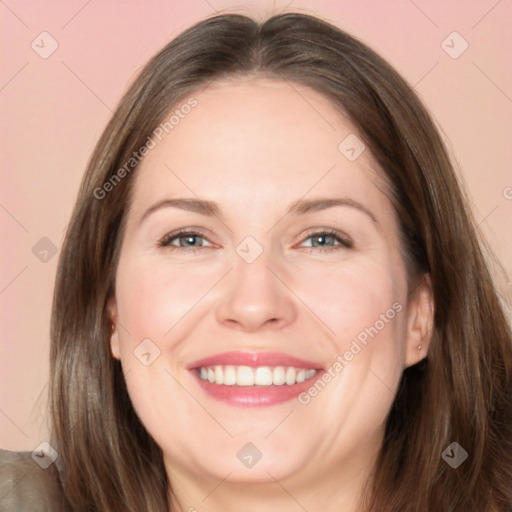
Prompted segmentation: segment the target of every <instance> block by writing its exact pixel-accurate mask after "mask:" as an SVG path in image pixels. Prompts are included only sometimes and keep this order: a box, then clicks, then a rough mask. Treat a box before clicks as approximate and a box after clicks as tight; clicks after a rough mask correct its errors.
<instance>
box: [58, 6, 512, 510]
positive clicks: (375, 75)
mask: <svg viewBox="0 0 512 512" xmlns="http://www.w3.org/2000/svg"><path fill="white" fill-rule="evenodd" d="M239 76H255V77H258V76H260V77H270V78H275V79H279V80H283V81H287V82H288V83H290V84H293V83H300V84H303V85H307V86H309V87H311V88H313V89H314V90H316V91H318V92H320V93H322V94H323V95H325V96H326V97H327V98H328V99H330V100H331V102H332V104H333V106H334V107H335V108H337V109H339V111H340V113H344V114H345V115H348V116H349V118H350V119H351V121H352V122H353V123H354V125H355V126H356V127H357V129H358V131H359V132H360V134H361V136H362V138H363V140H364V143H365V144H366V145H367V147H368V149H369V150H370V151H371V153H372V154H373V156H374V157H375V158H376V160H377V161H378V163H379V164H380V166H381V168H382V170H383V172H384V173H385V175H386V176H387V177H388V179H389V181H390V183H391V184H392V188H393V194H392V198H391V199H392V202H393V206H394V207H395V208H396V210H397V213H398V218H399V219H400V222H401V232H402V239H403V250H404V252H405V253H406V255H407V257H408V271H409V277H410V283H412V282H413V281H414V279H415V277H417V276H419V275H421V274H422V273H425V272H428V273H429V274H430V276H431V279H432V285H433V294H434V301H435V319H434V329H433V339H432V343H431V346H430V349H429V352H428V357H427V358H426V359H424V360H423V361H422V362H420V363H418V364H417V365H415V366H413V367H411V368H409V369H407V370H405V371H404V374H403V378H402V381H401V385H400V388H399V391H398V394H397V396H396V399H395V402H394V404H393V407H392V410H391V412H390V414H389V417H388V420H387V429H386V434H385V439H384V443H383V447H382V450H381V453H380V455H379V458H378V460H376V462H375V468H374V472H373V475H372V478H371V481H369V482H368V486H367V490H366V491H367V492H366V493H365V497H366V505H365V507H366V508H367V509H368V510H371V511H375V512H377V511H378V512H397V511H401V512H420V511H422V512H423V511H430V512H432V511H443V512H444V511H451V512H468V511H479V512H487V511H491V510H492V511H494V510H505V508H506V507H507V506H509V505H510V504H511V503H512V489H511V484H510V479H511V478H512V409H511V403H512V334H511V330H510V326H509V324H508V323H507V319H506V317H505V313H504V310H503V308H502V306H501V304H500V301H499V298H498V296H497V293H496V290H495V287H494V284H493V281H492V277H491V275H490V272H489V270H488V267H487V264H486V262H485V259H484V256H483V253H482V249H481V246H480V244H479V241H478V237H477V231H476V228H475V223H474V221H473V219H472V217H471V215H470V213H469V211H468V208H467V206H466V202H465V199H464V195H463V192H462V191H461V187H460V185H459V184H458V181H457V179H456V175H455V173H454V170H453V167H452V164H451V163H450V159H449V157H448V154H447V151H446V149H445V146H444V145H443V142H442V140H441V138H440V136H439V134H438V132H437V130H436V128H435V126H434V123H433V122H432V120H431V118H430V116H429V114H428V113H427V111H426V110H425V108H424V107H423V106H422V104H421V102H420V101H419V99H418V98H417V96H416V94H415V92H414V91H413V90H412V89H411V87H410V86H409V85H408V84H407V83H406V82H405V81H404V80H403V79H402V78H401V77H400V76H399V75H398V74H397V73H396V72H395V71H394V70H393V68H391V67H390V66H389V65H388V64H387V63H386V62H385V61H384V60H383V59H382V58H380V57H379V56H378V55H377V54H376V53H374V52H373V51H372V50H371V49H369V48H368V47H367V46H366V45H364V44H363V43H361V42H359V41H358V40H356V39H355V38H353V37H351V36H350V35H348V34H346V33H345V32H343V31H341V30H340V29H338V28H336V27H334V26H332V25H330V24H328V23H326V22H324V21H322V20H320V19H317V18H315V17H313V16H309V15H303V14H294V13H289V14H283V15H278V16H274V17H272V18H270V19H268V20H266V21H264V22H261V23H258V22H256V21H254V20H252V19H250V18H248V17H245V16H241V15H234V14H230V15H218V16H215V17H212V18H209V19H206V20H204V21H202V22H200V23H198V24H196V25H194V26H193V27H192V28H190V29H188V30H186V31H185V32H183V33H182V34H181V35H180V36H179V37H177V38H176V39H174V40H173V41H172V42H171V43H169V44H168V45H167V46H166V47H165V48H164V49H163V50H161V51H160V52H159V53H158V54H157V55H156V56H155V57H153V58H152V59H151V60H150V62H149V63H148V64H147V65H146V66H145V68H144V69H143V70H142V72H141V73H140V75H139V76H138V78H137V79H136V80H135V82H134V83H133V85H132V86H131V87H130V88H129V90H128V92H127V93H126V94H125V96H124V97H123V98H122V100H121V102H120V104H119V106H118V108H117V110H116V112H115V115H114V116H113V118H112V119H111V121H110V122H109V124H108V126H107V128H106V130H105V132H104V133H103V135H102V137H101V138H100V140H99V142H98V144H97V147H96V149H95V151H94V153H93V155H92V157H91V160H90V162H89V166H88V169H87V172H86V174H85V176H84V179H83V182H82V185H81V189H80V192H79V197H78V200H77V203H76V206H75V209H74V212H73V215H72V219H71V222H70V224H69V228H68V231H67V235H66V238H65V241H64V245H63V249H62V253H61V257H60V263H59V269H58V275H57V280H56V288H55V295H54V305H53V316H52V329H51V340H52V344H51V356H50V358H51V369H50V371H51V378H50V395H49V404H50V414H51V429H52V430H51V431H52V439H51V443H52V445H54V446H55V447H56V449H57V450H58V451H59V453H60V459H59V460H60V467H59V477H60V481H61V483H62V487H63V490H64V494H65V496H66V499H67V500H68V501H69V504H70V505H71V508H72V510H76V511H78V510H80V511H81V510H88V511H102V512H107V511H108V512H113V511H123V512H125V511H127V510H130V511H154V512H156V511H167V510H168V506H169V505H168V501H167V491H168V480H167V476H166V473H165V469H164V465H163V458H162V452H161V449H160V448H159V447H158V446H157V445H156V443H155V442H154V440H153V439H152V438H151V437H150V436H149V434H148V433H147V431H146V430H145V428H144V426H143V425H142V423H141V422H140V420H139V419H138V417H137V415H136V414H135V411H134V409H133V407H132V405H131V402H130V398H129V396H128V393H127V389H126V386H125V382H124V378H123V374H122V370H121V366H120V363H119V361H117V360H115V359H114V358H112V357H111V354H110V345H109V340H110V333H111V322H110V319H109V315H108V312H107V308H106V305H107V301H108V299H109V297H111V296H112V294H113V293H114V287H115V274H116V264H117V261H118V257H119V248H120V245H121V240H122V236H123V229H124V221H125V218H126V213H127V208H128V205H129V199H130V190H131V187H132V183H133V176H134V174H135V173H136V172H137V171H136V165H134V166H133V168H127V167H126V162H128V161H129V159H130V157H131V156H132V155H133V153H134V152H137V151H138V150H139V149H140V148H141V147H142V146H144V145H145V144H146V143H147V140H148V137H149V136H151V134H152V132H153V131H154V130H155V129H156V128H157V127H158V126H159V124H160V123H161V122H162V121H163V120H164V119H166V117H168V116H169V111H170V109H171V108H173V107H174V106H176V105H177V104H178V103H179V102H181V101H185V100H186V99H187V98H190V97H191V96H192V95H193V93H194V91H196V92H197V90H198V89H201V88H202V87H205V86H207V85H208V84H209V83H211V82H213V81H217V80H222V79H226V78H228V79H236V78H237V77H239ZM184 99H185V100H184ZM123 166H125V172H124V173H121V174H122V179H119V176H120V173H119V169H121V168H122V167H123ZM116 176H117V178H116ZM107 182H108V183H110V185H111V186H110V187H105V184H106V183H107ZM107 188H108V191H107V192H105V191H106V189H107ZM452 442H457V443H458V444H459V445H460V446H462V447H463V448H464V450H465V451H466V452H467V453H468V459H467V460H466V461H465V462H464V463H463V464H462V465H460V466H459V467H458V468H457V469H453V468H452V467H450V465H448V464H447V463H446V462H445V460H443V458H442V453H443V450H445V449H446V448H447V447H448V446H449V445H450V444H451V443H452Z"/></svg>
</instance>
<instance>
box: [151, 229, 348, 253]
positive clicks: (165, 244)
mask: <svg viewBox="0 0 512 512" xmlns="http://www.w3.org/2000/svg"><path fill="white" fill-rule="evenodd" d="M186 236H196V237H200V238H204V239H205V240H207V238H206V237H205V236H203V235H201V233H198V232H196V231H187V230H185V229H184V230H181V231H177V232H175V233H169V234H167V235H165V236H164V237H163V238H161V239H160V240H159V241H158V242H157V243H156V247H158V248H166V249H171V250H173V251H174V250H178V251H179V250H181V251H185V252H192V253H195V252H197V250H198V249H208V248H209V247H197V248H196V247H179V246H176V245H171V242H172V241H174V240H175V239H177V238H184V237H186ZM315 236H316V237H319V236H324V237H325V236H332V237H334V238H335V241H337V242H339V245H335V246H328V247H311V251H310V254H311V253H312V252H313V250H314V249H316V250H317V251H319V252H331V251H336V250H339V249H352V248H353V247H354V244H353V242H352V240H350V238H348V237H347V236H346V235H344V234H343V233H341V232H340V231H337V230H335V229H322V230H320V231H313V232H310V233H309V234H308V235H307V236H306V238H305V239H304V240H307V239H309V238H314V237H315Z"/></svg>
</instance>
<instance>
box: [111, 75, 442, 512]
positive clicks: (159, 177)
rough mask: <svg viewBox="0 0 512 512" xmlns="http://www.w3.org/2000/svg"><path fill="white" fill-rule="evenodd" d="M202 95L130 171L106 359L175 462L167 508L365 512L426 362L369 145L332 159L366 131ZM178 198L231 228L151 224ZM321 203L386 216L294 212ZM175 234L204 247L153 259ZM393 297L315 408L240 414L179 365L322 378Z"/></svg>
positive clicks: (275, 89)
mask: <svg viewBox="0 0 512 512" xmlns="http://www.w3.org/2000/svg"><path fill="white" fill-rule="evenodd" d="M194 97H195V98H196V99H197V101H198V106H197V107H196V108H195V109H194V110H193V111H192V112H191V113H190V114H189V115H188V116H186V117H185V118H184V119H183V120H181V121H180V123H179V124H178V125H177V126H176V127H175V128H174V129H173V130H172V131H171V132H170V133H169V135H168V136H167V137H165V138H164V139H163V140H162V141H161V142H159V143H158V145H157V146H156V147H155V148H154V149H153V150H152V151H151V152H150V153H149V154H148V155H147V156H146V157H145V158H144V159H143V161H142V163H141V165H140V166H139V168H138V169H137V171H136V172H137V175H136V181H135V183H134V189H133V197H132V202H131V205H130V209H129V212H128V218H127V224H126V230H125V234H124V239H123V244H122V248H121V254H120V260H119V265H118V269H117V276H116V294H115V297H113V298H112V300H111V301H110V312H111V317H112V320H113V324H114V330H113V334H112V340H111V349H112V354H113V357H116V358H118V359H120V360H121V362H122V366H123V371H124V374H125V378H126V382H127V385H128V390H129V393H130V397H131V399H132V401H133V405H134V407H135V409H136V411H137V414H138V415H139V417H140V419H141V420H142V422H143V423H144V425H145V427H146V428H147V430H148V432H149V433H150V434H151V435H152V436H153V438H154V439H155V440H156V442H157V443H158V444H159V445H160V446H161V448H162V450H163V452H164V462H165V466H166V469H167V472H168V476H169V479H170V482H171V487H172V489H173V492H172V493H170V496H171V502H172V505H173V507H174V509H173V510H193V509H192V508H191V507H195V509H197V510H200V511H201V512H203V511H220V510H238V509H243V510H245V511H246V512H251V511H261V510H285V511H303V510H304V509H306V510H310V511H312V510H323V511H331V510H345V511H348V512H350V511H355V510H358V508H357V505H356V504H357V500H358V498H359V496H360V495H361V489H362V486H363V484H364V482H365V480H366V479H367V477H368V474H369V471H370V469H371V467H372V464H373V463H374V462H375V457H376V454H377V453H378V451H379V448H380V446H381V443H382V438H383V432H384V424H385V419H386V416H387V414H388V412H389V410H390V407H391V405H392V402H393V399H394V396H395V394H396V391H397V386H398V383H399V380H400V376H401V374H402V372H403V369H404V368H405V367H406V366H409V365H412V364H414V363H416V362H418V361H419V360H420V359H422V358H423V357H425V356H426V354H427V350H428V344H429V341H430V335H431V325H432V318H433V302H432V293H431V284H430V280H429V278H428V276H425V278H424V279H423V280H421V281H420V284H419V286H418V287H417V288H415V290H409V288H408V282H407V274H406V270H405V266H404V262H403V260H402V258H401V256H400V246H399V228H398V221H397V218H396V215H395V212H394V209H393V208H392V205H391V203H390V201H389V199H388V197H387V195H386V193H385V192H386V182H385V180H384V179H383V177H382V176H383V173H382V171H381V170H380V169H379V167H378V165H377V163H376V162H375V161H374V159H373V158H372V155H371V154H370V152H369V150H368V149H366V150H365V151H364V152H363V153H362V154H361V155H360V156H359V157H358V158H357V159H356V160H355V161H353V162H351V161H349V160H348V159H347V158H346V157H345V156H344V155H343V154H342V153H341V152H340V151H339V150H338V145H339V144H340V142H341V141H343V140H344V139H345V138H346V137H347V136H348V135H349V134H356V135H357V132H356V130H355V129H354V127H353V126H352V125H351V123H350V122H349V121H348V120H347V119H345V118H343V117H342V116H341V115H340V114H339V113H338V112H337V111H336V110H335V109H334V107H333V106H332V105H331V104H330V102H329V101H328V100H327V99H326V98H324V97H323V96H322V95H320V94H319V93H317V92H315V91H313V90H311V89H309V88H307V87H305V86H300V85H297V84H294V85H293V87H291V86H290V84H287V83H285V82H280V81H273V80H269V79H261V78H247V79H244V80H240V79H239V80H237V81H231V82H223V83H217V84H215V85H211V86H209V87H208V88H207V89H204V90H202V91H200V92H198V93H197V94H195V95H194ZM177 197H191V198H196V199H197V198H201V199H208V200H212V201H215V202H217V203H218V205H219V208H220V209H221V212H222V217H218V216H212V217H209V216H204V215H200V214H199V213H195V212H190V211H183V210H179V209H176V208H160V209H158V210H156V211H154V212H153V213H151V214H149V215H147V217H146V218H145V219H144V220H143V221H142V222H141V217H142V216H143V215H144V213H145V212H146V211H147V210H148V209H149V208H150V207H152V206H153V205H154V204H156V203H158V202H159V201H161V200H164V199H169V198H177ZM316 197H329V198H333V197H344V198H350V199H351V200H353V201H357V202H359V203H361V204H362V205H363V206H364V207H365V208H367V209H368V210H369V211H370V212H372V214H373V215H374V216H375V219H376V221H374V220H372V219H371V218H370V216H369V215H367V214H366V213H364V212H363V211H361V210H359V209H357V208H355V207H351V206H337V207H334V208H329V209H325V210H321V211H315V212H311V213H307V214H304V215H295V216H294V215H285V212H286V210H287V208H288V205H290V204H291V203H293V202H294V201H296V200H298V199H301V198H304V199H311V198H316ZM180 228H194V229H193V230H194V231H198V230H199V232H200V235H201V237H204V238H201V237H198V238H196V241H195V242H192V245H194V244H195V249H196V251H195V252H192V251H191V250H190V249H188V250H187V249H184V248H183V247H182V248H181V250H179V245H180V240H181V245H186V240H184V239H183V238H181V239H174V242H173V244H174V246H175V248H176V249H178V250H172V249H170V248H169V247H157V242H158V241H159V240H160V239H161V238H162V237H164V236H165V235H166V234H168V233H172V232H173V231H176V230H178V229H180ZM325 228H331V229H336V230H339V231H340V232H342V233H343V234H344V235H345V236H348V237H350V238H351V240H352V241H353V244H354V245H353V247H352V248H347V247H345V246H343V245H340V244H339V242H337V241H335V239H332V238H330V237H328V238H327V239H324V245H326V246H327V248H329V246H334V249H332V248H331V250H330V251H327V250H325V251H322V250H321V249H320V248H319V247H318V245H320V246H321V241H320V244H318V243H317V244H316V245H317V246H314V243H315V241H316V240H317V238H316V237H313V238H315V240H313V239H312V238H308V237H310V236H311V234H313V233H314V232H317V233H318V232H321V231H322V229H325ZM247 236H251V237H253V238H254V239H255V240H256V241H257V243H258V244H259V245H260V246H261V248H262V250H263V252H262V254H261V255H260V256H259V257H258V258H257V259H256V260H255V261H254V262H252V263H250V264H249V263H247V262H246V261H245V260H244V259H243V258H242V257H240V256H239V255H238V254H237V252H236V248H237V246H238V245H239V244H240V243H241V242H242V241H243V240H244V239H245V238H246V237H247ZM189 245H190V243H189ZM251 250H252V249H251ZM394 303H398V304H399V305H401V306H402V309H401V311H400V312H399V313H398V314H397V315H396V316H395V317H394V318H393V319H392V320H391V321H388V322H387V323H386V324H385V326H384V328H382V329H380V330H379V332H378V334H377V335H376V336H375V337H373V338H370V339H369V341H368V343H367V345H366V346H364V347H363V349H362V350H361V351H360V352H359V353H357V355H355V356H354V357H353V359H352V360H351V361H350V362H349V363H348V364H347V365H346V366H345V367H344V368H343V370H342V371H341V372H340V373H339V374H337V376H336V377H335V378H333V379H332V381H331V382H330V383H328V385H326V386H325V388H324V389H323V390H322V391H321V392H319V393H318V394H317V396H316V397H314V398H311V400H310V402H309V403H308V404H305V405H303V404H300V403H299V402H298V401H297V400H295V399H294V400H291V401H287V402H284V403H281V404H277V405H272V406H268V407H257V408H256V407H249V408H239V407H233V406H230V405H228V404H224V403H222V402H219V401H217V400H215V399H213V398H211V397H209V396H208V395H206V394H205V393H204V392H203V390H202V389H201V388H200V387H199V385H198V383H197V382H196V380H195V378H194V377H193V376H192V375H191V374H190V372H189V371H188V370H187V369H186V366H187V365H188V364H190V363H191V362H193V361H195V360H197V359H200V358H203V357H207V356H211V355H214V354H218V353H221V352H226V351H232V350H243V351H255V352H266V351H271V352H283V353H286V354H290V355H293V356H295V357H298V358H302V359H306V360H311V361H315V362H318V363H320V364H321V365H322V366H323V367H324V368H328V367H331V366H332V364H333V363H334V362H335V361H336V359H337V357H338V356H339V355H341V354H343V353H344V352H346V350H347V349H349V348H350V344H351V342H352V341H353V340H354V339H355V338H356V336H357V335H358V334H359V333H361V332H362V331H364V329H365V328H368V327H370V326H374V325H375V323H376V321H377V320H378V319H379V318H380V315H382V314H384V313H385V312H386V311H387V310H389V309H390V308H391V307H392V305H393V304H394ZM144 339H150V340H151V341H152V343H154V345H155V347H158V350H159V351H160V352H159V357H157V358H156V359H155V360H154V362H152V364H150V365H149V366H145V365H144V364H141V362H140V361H139V360H138V359H137V358H136V357H134V354H133V352H134V350H135V349H136V347H137V346H138V345H139V344H140V343H141V341H142V340H144ZM420 345H421V349H418V346H420ZM155 350H156V348H152V349H150V352H151V354H155V353H156V352H155ZM312 382H314V380H313V381H312ZM248 442H251V443H253V444H254V445H255V446H256V447H257V448H258V449H259V450H260V452H261V453H262V458H261V460H259V461H258V463H257V464H256V465H254V466H253V467H252V468H247V467H245V466H244V465H243V464H242V463H241V462H240V460H239V459H238V458H237V452H238V451H239V450H240V448H241V447H242V446H244V445H245V444H246V443H248Z"/></svg>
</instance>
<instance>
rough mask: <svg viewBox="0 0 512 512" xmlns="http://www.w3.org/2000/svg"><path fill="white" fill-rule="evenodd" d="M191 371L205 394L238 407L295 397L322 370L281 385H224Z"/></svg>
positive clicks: (276, 401) (321, 371)
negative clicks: (202, 377)
mask: <svg viewBox="0 0 512 512" xmlns="http://www.w3.org/2000/svg"><path fill="white" fill-rule="evenodd" d="M192 373H193V374H194V376H195V378H196V379H197V381H198V382H199V385H200V386H201V387H202V388H203V390H204V391H205V392H206V394H207V395H209V396H211V397H212V398H215V399H216V400H219V401H221V402H224V403H227V404H229V405H234V406H238V407H258V406H265V405H275V404H279V403H282V402H287V401H288V400H293V399H294V398H297V396H298V395H299V394H300V393H302V392H304V391H306V390H307V389H309V388H310V387H311V386H312V385H313V384H314V383H315V382H316V381H317V380H318V379H319V378H320V377H321V376H322V374H323V373H324V371H323V370H317V372H316V374H315V375H314V376H313V377H311V378H310V379H308V380H305V381H302V382H299V383H297V384H291V385H288V384H283V385H282V386H273V385H272V386H236V385H234V386H225V385H223V384H212V383H211V382H208V381H207V380H203V379H201V378H199V375H197V374H196V372H195V371H192Z"/></svg>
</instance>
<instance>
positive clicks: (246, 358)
mask: <svg viewBox="0 0 512 512" xmlns="http://www.w3.org/2000/svg"><path fill="white" fill-rule="evenodd" d="M216 365H236V366H238V365H243V366H250V367H252V368H256V367H258V366H294V367H296V368H308V369H309V368H311V369H322V367H321V365H319V364H318V363H315V362H313V361H307V360H305V359H299V358H297V357H293V356H290V355H288V354H281V353H278V352H223V353H221V354H216V355H213V356H210V357H205V358H203V359H198V360H197V361H194V362H192V363H190V364H189V365H188V366H187V369H188V370H193V369H196V368H201V367H204V366H216Z"/></svg>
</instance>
